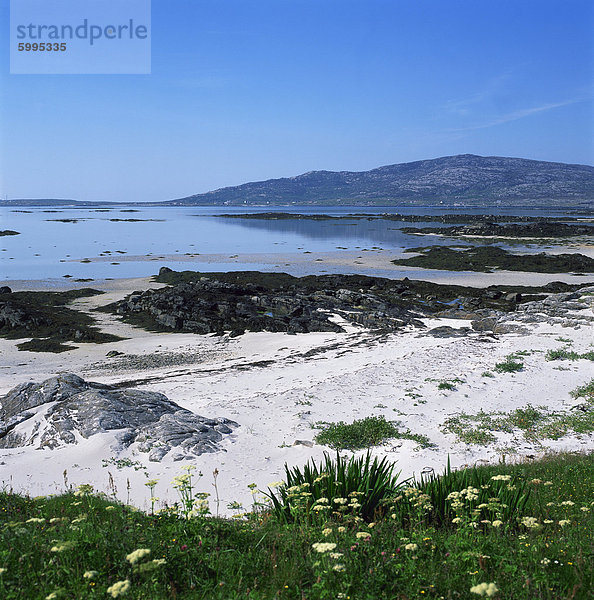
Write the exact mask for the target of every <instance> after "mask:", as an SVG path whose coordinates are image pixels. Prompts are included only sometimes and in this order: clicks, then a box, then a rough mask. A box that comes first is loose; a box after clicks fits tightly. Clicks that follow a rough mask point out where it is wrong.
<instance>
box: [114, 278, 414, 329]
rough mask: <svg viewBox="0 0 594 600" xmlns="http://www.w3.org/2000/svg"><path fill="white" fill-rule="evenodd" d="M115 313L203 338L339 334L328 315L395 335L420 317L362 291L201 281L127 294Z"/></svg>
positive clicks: (156, 326)
mask: <svg viewBox="0 0 594 600" xmlns="http://www.w3.org/2000/svg"><path fill="white" fill-rule="evenodd" d="M114 309H115V312H116V314H120V315H123V316H124V317H127V318H128V319H130V320H131V321H132V322H135V323H138V324H145V325H147V326H149V327H153V328H158V329H166V330H174V331H188V332H193V333H202V334H205V333H223V332H225V331H230V332H231V334H232V335H239V334H242V333H244V332H245V331H273V332H281V331H282V332H288V333H309V332H313V331H333V332H341V331H344V330H343V328H342V327H341V326H340V325H338V324H337V323H335V322H334V321H332V319H331V317H332V316H333V315H339V316H341V317H343V318H344V319H346V320H348V321H349V322H351V323H358V324H360V325H362V326H364V327H367V328H369V329H383V330H394V329H397V328H399V327H402V326H403V325H406V324H407V323H410V322H412V321H414V320H415V318H416V316H418V315H419V313H416V312H414V311H412V310H410V309H406V308H402V307H400V306H398V305H390V304H389V303H387V302H386V301H385V300H383V299H382V298H380V297H378V296H377V295H376V294H374V293H373V292H369V291H365V290H359V291H352V290H348V289H340V288H339V289H323V290H304V289H302V290H295V289H293V290H287V289H284V290H283V289H277V290H274V291H270V290H265V289H262V288H261V287H258V286H256V285H254V284H250V283H246V284H242V285H238V284H233V283H226V282H222V281H216V280H211V279H208V278H205V277H203V278H200V279H199V280H198V281H195V282H188V283H180V284H177V285H175V286H173V287H171V288H165V289H161V290H147V291H145V292H140V293H136V294H132V295H131V296H128V297H127V298H126V299H125V300H123V301H121V302H118V303H117V304H116V305H115V307H114ZM419 324H420V323H419Z"/></svg>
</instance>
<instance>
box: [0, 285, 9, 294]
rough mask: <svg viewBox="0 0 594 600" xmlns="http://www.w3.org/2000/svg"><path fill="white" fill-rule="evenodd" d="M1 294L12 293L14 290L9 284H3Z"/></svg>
mask: <svg viewBox="0 0 594 600" xmlns="http://www.w3.org/2000/svg"><path fill="white" fill-rule="evenodd" d="M0 294H12V290H11V289H10V288H9V287H8V286H7V285H3V286H2V287H0Z"/></svg>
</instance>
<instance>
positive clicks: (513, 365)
mask: <svg viewBox="0 0 594 600" xmlns="http://www.w3.org/2000/svg"><path fill="white" fill-rule="evenodd" d="M523 368H524V363H523V362H520V361H519V360H518V354H517V353H516V354H510V355H508V356H506V357H505V360H504V361H503V362H500V363H496V364H495V370H496V371H497V372H498V373H516V372H517V371H521V370H522V369H523Z"/></svg>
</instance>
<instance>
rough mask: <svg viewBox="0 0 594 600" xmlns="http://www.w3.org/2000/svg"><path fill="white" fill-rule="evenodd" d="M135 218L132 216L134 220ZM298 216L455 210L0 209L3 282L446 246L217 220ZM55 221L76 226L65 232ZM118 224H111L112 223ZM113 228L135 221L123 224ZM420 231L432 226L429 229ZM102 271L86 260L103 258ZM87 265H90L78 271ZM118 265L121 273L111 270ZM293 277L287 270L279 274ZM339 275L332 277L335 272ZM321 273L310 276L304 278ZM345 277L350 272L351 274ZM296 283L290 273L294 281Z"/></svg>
mask: <svg viewBox="0 0 594 600" xmlns="http://www.w3.org/2000/svg"><path fill="white" fill-rule="evenodd" d="M132 211H133V212H132ZM270 211H277V212H299V213H307V214H330V215H348V214H353V213H357V214H358V213H369V214H381V213H401V214H432V215H433V214H443V213H454V212H456V211H455V210H452V208H451V207H450V208H436V207H394V206H393V207H377V208H368V207H360V206H355V207H353V206H347V207H340V208H338V207H323V206H319V207H308V208H287V207H266V208H255V207H248V208H236V207H183V208H182V207H149V208H144V207H130V206H122V207H115V208H114V207H110V208H109V209H104V208H100V207H98V208H92V207H89V208H76V209H75V208H68V207H64V208H54V207H52V208H29V207H26V208H20V207H10V208H7V207H2V208H0V230H2V229H13V230H15V231H19V232H20V235H16V236H5V237H0V280H11V279H25V280H39V279H45V280H48V279H49V280H51V279H58V278H63V277H64V275H70V276H72V277H73V278H93V279H100V278H119V277H144V276H147V275H153V274H155V273H156V272H157V271H158V269H159V267H160V266H162V265H164V264H165V265H167V266H170V267H171V268H173V269H191V270H202V271H225V270H238V269H258V270H279V268H278V267H273V266H271V265H268V266H267V265H260V264H256V263H238V262H233V261H231V260H230V261H229V262H228V263H226V262H218V263H214V264H208V263H205V262H201V261H200V257H199V256H198V257H195V258H192V260H189V261H187V262H183V263H178V262H177V261H175V260H162V259H158V260H157V261H146V260H127V259H126V257H132V256H145V255H151V257H153V258H157V257H160V256H165V255H186V254H195V253H199V254H228V255H229V256H230V257H231V256H232V255H235V254H244V253H266V254H272V253H303V252H306V251H310V252H329V251H334V250H337V248H347V249H349V250H355V249H363V248H367V249H371V248H373V247H376V248H378V247H380V248H384V249H391V250H402V249H405V248H410V247H415V246H422V245H428V244H438V243H445V244H447V243H450V244H451V240H450V241H448V240H441V241H440V239H439V238H437V237H436V238H431V240H430V241H427V239H426V238H419V237H418V236H413V235H406V234H404V233H402V232H401V231H399V229H398V228H399V227H402V226H405V227H406V226H411V225H412V226H415V227H420V226H423V225H424V224H423V223H404V222H397V221H387V220H369V221H368V220H356V219H352V220H351V219H345V220H340V221H332V220H328V221H310V220H278V221H275V220H248V219H224V218H216V217H215V216H214V215H218V214H222V213H228V214H229V213H255V212H270ZM458 212H459V213H462V214H469V213H472V214H482V213H485V212H486V213H488V214H501V215H504V214H505V215H536V216H551V215H552V216H559V217H560V218H562V217H563V216H566V215H568V213H564V212H562V211H561V212H556V213H546V212H544V211H542V210H536V209H526V210H521V209H505V210H504V209H500V210H495V209H491V210H484V209H470V208H463V209H462V208H460V209H459V211H458ZM57 219H74V220H76V222H62V221H59V220H57ZM114 219H116V220H114ZM117 219H140V220H139V221H134V222H133V221H127V220H117ZM426 225H428V226H430V225H437V224H435V223H427V224H426ZM102 253H103V254H104V255H105V256H107V257H109V259H108V260H105V261H103V262H94V261H92V259H93V258H94V257H98V256H99V255H100V254H102ZM84 259H91V262H80V261H81V260H84ZM112 263H118V264H112ZM280 270H287V271H289V272H291V269H280ZM339 270H340V269H336V268H334V269H333V271H334V272H337V271H339ZM316 271H317V272H323V269H321V268H320V269H312V270H311V272H316ZM345 272H352V268H349V269H346V268H345ZM296 274H297V273H296Z"/></svg>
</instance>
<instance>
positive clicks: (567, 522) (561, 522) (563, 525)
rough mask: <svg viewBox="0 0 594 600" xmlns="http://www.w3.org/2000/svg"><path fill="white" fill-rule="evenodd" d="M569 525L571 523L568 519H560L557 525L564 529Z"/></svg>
mask: <svg viewBox="0 0 594 600" xmlns="http://www.w3.org/2000/svg"><path fill="white" fill-rule="evenodd" d="M570 523H571V521H569V520H568V519H561V520H560V521H559V525H561V527H565V525H569V524H570Z"/></svg>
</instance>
